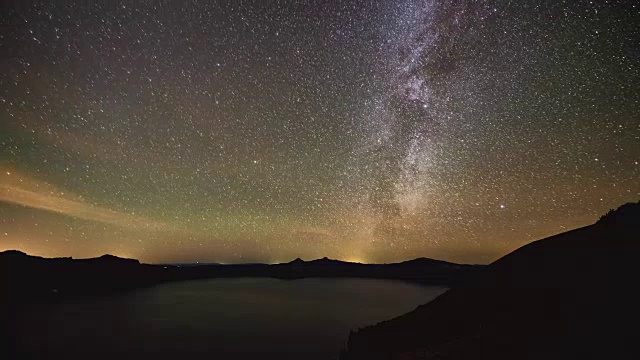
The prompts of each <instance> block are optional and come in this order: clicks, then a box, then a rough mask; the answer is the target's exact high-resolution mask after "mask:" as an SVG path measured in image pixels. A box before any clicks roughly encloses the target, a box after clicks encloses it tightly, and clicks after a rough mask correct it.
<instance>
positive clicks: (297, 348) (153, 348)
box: [16, 279, 446, 359]
mask: <svg viewBox="0 0 640 360" xmlns="http://www.w3.org/2000/svg"><path fill="white" fill-rule="evenodd" d="M445 290H446V289H444V288H438V287H424V286H419V285H412V284H408V283H404V282H397V281H387V280H370V279H301V280H278V279H213V280H198V281H186V282H176V283H169V284H163V285H160V286H156V287H153V288H147V289H141V290H137V291H134V292H131V293H127V294H123V295H118V296H115V297H109V298H103V299H99V300H80V301H73V302H66V303H63V304H57V305H54V306H46V307H42V306H40V307H34V308H33V309H30V311H29V312H28V313H26V314H24V315H20V317H21V320H20V325H19V326H18V329H17V332H16V335H17V337H16V339H17V340H16V342H17V345H18V347H19V348H20V350H22V351H25V352H29V353H31V354H33V355H34V356H35V357H36V358H67V359H68V358H98V357H99V358H117V357H123V358H124V357H126V358H133V357H138V358H152V359H160V358H163V359H164V358H167V359H179V358H186V357H188V356H205V355H206V356H211V357H210V358H212V359H214V358H215V359H227V358H228V359H239V358H253V359H265V358H278V359H332V358H335V357H336V356H337V353H338V352H339V351H340V350H341V349H342V348H343V347H344V345H345V344H346V340H347V338H348V335H349V330H351V329H354V330H355V329H357V328H358V327H364V326H366V325H372V324H375V323H377V322H380V321H383V320H387V319H390V318H392V317H395V316H398V315H401V314H404V313H406V312H409V311H411V310H413V309H414V308H415V307H416V306H418V305H420V304H423V303H425V302H427V301H430V300H432V299H434V298H435V297H436V296H438V295H440V294H441V293H443V292H444V291H445ZM44 355H46V356H44ZM43 356H44V357H43Z"/></svg>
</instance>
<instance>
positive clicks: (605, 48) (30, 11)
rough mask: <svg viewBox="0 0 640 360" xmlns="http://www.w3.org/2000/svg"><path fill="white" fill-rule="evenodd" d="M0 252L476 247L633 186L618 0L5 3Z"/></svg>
mask: <svg viewBox="0 0 640 360" xmlns="http://www.w3.org/2000/svg"><path fill="white" fill-rule="evenodd" d="M1 21H2V30H1V35H0V47H1V48H2V54H3V55H2V62H1V65H0V73H1V74H2V77H1V78H0V130H1V131H0V133H1V135H0V145H1V147H2V158H1V162H0V167H1V170H2V171H1V173H0V218H1V220H0V250H5V249H19V250H22V251H25V252H27V253H31V254H35V255H42V256H73V257H89V256H98V255H101V254H104V253H111V254H115V255H119V256H127V257H133V258H138V259H140V260H141V261H145V262H195V261H203V262H253V261H260V262H284V261H289V260H291V259H294V258H296V257H302V258H304V259H310V258H317V257H323V256H328V257H331V258H338V259H343V260H351V261H362V262H390V261H398V260H404V259H409V258H415V257H420V256H425V257H433V258H440V259H445V260H451V261H458V262H477V263H485V262H489V261H492V260H494V259H496V258H497V257H499V256H501V255H503V254H505V253H507V252H509V251H511V250H513V249H515V248H517V247H519V246H521V245H523V244H525V243H527V242H529V241H532V240H535V239H538V238H542V237H545V236H548V235H552V234H555V233H559V232H563V231H566V230H569V229H572V228H575V227H579V226H584V225H588V224H590V223H592V222H594V221H595V220H597V218H598V217H599V216H600V215H602V214H604V213H606V211H607V210H609V209H610V208H614V207H617V206H619V205H621V204H622V203H624V202H628V201H638V200H639V199H640V166H639V164H638V162H639V161H640V90H639V89H638V85H637V84H639V83H640V53H639V52H638V44H639V43H640V42H639V40H640V36H639V35H640V25H638V24H640V6H638V5H637V4H634V2H632V1H627V2H625V1H558V2H551V3H547V2H543V1H526V2H522V3H515V2H510V1H475V2H467V1H450V2H442V1H430V0H404V1H381V2H371V1H344V2H336V1H308V2H299V1H273V2H265V1H241V2H235V1H232V2H226V1H215V2H205V1H186V2H155V3H154V2H151V3H137V2H117V3H116V2H114V3H111V2H93V3H84V2H60V3H57V4H56V3H54V4H42V3H36V4H22V3H18V2H15V3H12V4H4V5H3V10H2V15H1Z"/></svg>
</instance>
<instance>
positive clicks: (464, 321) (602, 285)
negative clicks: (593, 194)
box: [340, 203, 640, 360]
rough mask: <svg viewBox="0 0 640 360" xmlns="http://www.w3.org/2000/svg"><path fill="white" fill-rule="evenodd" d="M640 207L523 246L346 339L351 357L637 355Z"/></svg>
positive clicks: (630, 206) (345, 359)
mask: <svg viewBox="0 0 640 360" xmlns="http://www.w3.org/2000/svg"><path fill="white" fill-rule="evenodd" d="M639 259H640V203H638V204H626V205H624V206H622V207H620V208H619V209H617V210H616V211H612V212H610V213H609V214H607V215H605V216H603V217H602V218H601V219H600V221H598V222H597V223H595V224H594V225H591V226H587V227H584V228H580V229H576V230H573V231H569V232H566V233H563V234H559V235H556V236H552V237H549V238H546V239H543V240H539V241H536V242H533V243H530V244H528V245H526V246H523V247H521V248H519V249H518V250H516V251H514V252H512V253H510V254H508V255H506V256H504V257H503V258H501V259H499V260H497V261H495V262H494V263H492V264H491V265H490V266H488V267H487V268H485V269H484V270H483V271H482V272H481V274H479V275H478V276H477V277H475V278H474V279H473V280H472V281H469V282H467V283H466V284H464V285H463V286H458V287H455V288H453V289H451V290H449V291H447V292H446V293H444V294H443V295H441V296H440V297H438V298H436V299H435V300H433V301H432V302H430V303H428V304H425V305H422V306H420V307H418V308H417V309H416V310H414V311H412V312H410V313H408V314H405V315H403V316H400V317H398V318H395V319H392V320H389V321H385V322H382V323H380V324H377V325H375V326H370V327H367V328H364V329H361V330H360V331H358V332H354V333H352V334H351V336H350V338H349V342H348V348H347V349H346V350H345V351H344V352H343V353H342V354H341V356H340V359H341V360H352V359H638V358H640V356H639V355H640V351H639V350H638V344H637V340H638V336H639V335H638V334H640V332H639V331H638V324H640V322H639V320H640V311H639V310H638V309H639V306H640V296H639V291H638V281H639V280H638V279H639V278H640V277H639V275H640V270H639V264H640V261H639Z"/></svg>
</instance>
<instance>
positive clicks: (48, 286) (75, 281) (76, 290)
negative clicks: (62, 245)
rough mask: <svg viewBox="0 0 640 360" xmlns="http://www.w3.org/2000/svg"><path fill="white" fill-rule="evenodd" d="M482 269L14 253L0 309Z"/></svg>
mask: <svg viewBox="0 0 640 360" xmlns="http://www.w3.org/2000/svg"><path fill="white" fill-rule="evenodd" d="M482 267H483V266H482V265H459V264H454V263H449V262H446V261H439V260H433V259H426V258H420V259H415V260H410V261H406V262H402V263H397V264H360V263H351V262H345V261H339V260H332V259H328V258H326V257H325V258H322V259H317V260H312V261H303V260H301V259H295V260H293V261H291V262H289V263H283V264H271V265H270V264H235V265H221V264H209V265H199V266H193V265H192V264H187V265H150V264H141V263H140V262H139V261H138V260H134V259H123V258H119V257H116V256H113V255H103V256H101V257H98V258H91V259H72V258H51V259H48V258H42V257H36V256H30V255H27V254H25V253H23V252H20V251H16V250H9V251H4V252H1V253H0V289H2V290H3V292H4V294H3V296H2V298H1V299H0V305H2V304H1V302H8V305H20V304H23V303H29V302H48V301H55V300H56V299H62V298H67V297H74V296H97V295H106V294H110V293H114V292H121V291H127V290H132V289H136V288H139V287H145V286H151V285H155V284H159V283H163V282H168V281H180V280H192V279H208V278H229V277H271V278H280V279H299V278H309V277H331V278H346V277H353V278H377V279H395V280H403V281H409V282H414V283H420V284H426V285H438V286H446V287H450V286H453V285H455V284H458V283H460V282H461V281H462V279H463V277H465V276H469V275H470V274H471V273H473V272H476V271H479V270H480V269H481V268H482Z"/></svg>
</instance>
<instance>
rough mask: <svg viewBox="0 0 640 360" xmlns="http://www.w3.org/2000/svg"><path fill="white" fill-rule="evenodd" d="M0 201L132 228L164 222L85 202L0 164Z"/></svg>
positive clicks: (150, 226) (78, 197) (158, 224)
mask: <svg viewBox="0 0 640 360" xmlns="http://www.w3.org/2000/svg"><path fill="white" fill-rule="evenodd" d="M0 171H2V172H1V173H0V201H2V202H6V203H12V204H17V205H21V206H26V207H30V208H34V209H40V210H45V211H50V212H54V213H58V214H63V215H66V216H70V217H74V218H78V219H84V220H91V221H97V222H101V223H105V224H112V225H116V226H121V227H127V228H134V229H152V230H153V229H156V230H160V229H164V228H166V225H165V224H163V223H161V222H157V221H153V220H150V219H147V218H144V217H141V216H137V215H133V214H128V213H124V212H120V211H115V210H111V209H108V208H105V207H101V206H97V205H94V204H92V203H89V202H87V201H86V200H84V199H83V198H82V197H80V196H77V195H74V194H71V193H68V192H65V191H62V190H61V189H58V188H56V187H54V186H52V185H50V184H48V183H46V182H43V181H40V180H37V179H34V178H32V177H29V176H26V175H24V174H20V173H18V172H17V171H15V170H12V169H10V168H9V167H8V166H2V165H0Z"/></svg>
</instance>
